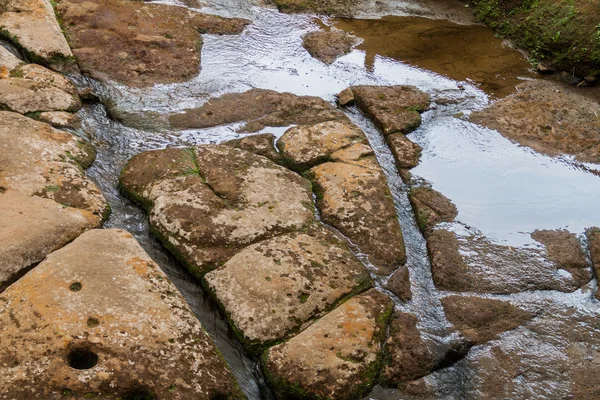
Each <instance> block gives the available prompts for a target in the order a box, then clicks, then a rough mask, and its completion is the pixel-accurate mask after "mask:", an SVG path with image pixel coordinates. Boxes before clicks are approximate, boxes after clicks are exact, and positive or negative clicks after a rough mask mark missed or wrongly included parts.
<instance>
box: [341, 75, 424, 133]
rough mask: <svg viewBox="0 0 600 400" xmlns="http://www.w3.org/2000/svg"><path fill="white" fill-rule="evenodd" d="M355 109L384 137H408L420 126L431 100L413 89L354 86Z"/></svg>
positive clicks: (411, 87)
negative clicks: (407, 134)
mask: <svg viewBox="0 0 600 400" xmlns="http://www.w3.org/2000/svg"><path fill="white" fill-rule="evenodd" d="M351 89H352V93H353V94H354V98H355V101H356V105H357V106H358V108H360V109H361V110H362V111H363V112H364V113H365V114H366V115H367V116H368V117H369V118H370V119H372V120H373V122H374V123H375V125H377V127H378V128H379V129H381V131H382V132H383V134H384V135H389V134H392V133H396V132H399V133H405V134H406V133H409V132H411V131H412V130H414V129H416V128H417V127H418V126H419V125H421V114H420V113H422V112H423V111H426V110H428V109H429V104H430V103H431V98H430V97H429V95H428V94H427V93H424V92H422V91H420V90H419V89H417V88H416V87H414V86H352V87H351Z"/></svg>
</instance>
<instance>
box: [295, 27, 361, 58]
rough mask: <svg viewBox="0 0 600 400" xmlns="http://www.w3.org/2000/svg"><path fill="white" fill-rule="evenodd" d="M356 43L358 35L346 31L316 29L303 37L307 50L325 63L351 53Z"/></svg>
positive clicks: (303, 43)
mask: <svg viewBox="0 0 600 400" xmlns="http://www.w3.org/2000/svg"><path fill="white" fill-rule="evenodd" d="M356 44H357V39H356V37H354V36H352V35H350V34H348V33H346V32H344V31H335V30H334V31H316V32H309V33H307V34H306V35H304V36H303V37H302V45H303V46H304V48H305V49H306V51H308V53H309V54H310V55H311V56H313V57H314V58H316V59H318V60H320V61H322V62H324V63H325V64H331V63H333V62H334V61H335V60H336V59H337V58H339V57H341V56H343V55H345V54H348V53H350V52H351V51H352V48H354V46H355V45H356Z"/></svg>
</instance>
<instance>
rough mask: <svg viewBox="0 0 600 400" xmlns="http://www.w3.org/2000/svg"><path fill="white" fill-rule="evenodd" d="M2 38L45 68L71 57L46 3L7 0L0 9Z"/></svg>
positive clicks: (33, 0)
mask: <svg viewBox="0 0 600 400" xmlns="http://www.w3.org/2000/svg"><path fill="white" fill-rule="evenodd" d="M0 12H1V14H0V29H1V30H2V31H4V34H3V36H7V39H9V40H12V41H13V43H14V44H15V45H17V46H19V47H20V48H22V49H23V50H24V51H25V52H26V53H27V55H28V56H29V58H32V59H34V60H36V62H37V61H41V62H43V63H44V64H60V63H61V62H65V61H67V62H68V61H70V59H71V58H72V57H73V54H72V53H71V49H70V48H69V45H68V44H67V41H66V40H65V37H64V36H63V33H62V30H61V29H60V26H59V25H58V22H57V21H56V16H55V15H54V9H53V8H52V5H51V4H50V2H49V1H46V0H8V1H6V2H4V3H3V4H2V6H0Z"/></svg>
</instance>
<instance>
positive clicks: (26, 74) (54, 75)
mask: <svg viewBox="0 0 600 400" xmlns="http://www.w3.org/2000/svg"><path fill="white" fill-rule="evenodd" d="M13 75H15V76H18V77H21V78H25V79H27V80H30V81H34V82H38V83H43V84H45V85H46V86H54V87H56V88H58V89H60V90H62V91H63V92H65V93H69V94H73V95H74V94H77V89H75V86H74V85H73V83H71V81H70V80H68V79H67V78H65V76H64V75H62V74H59V73H58V72H54V71H52V70H51V69H48V68H46V67H43V66H41V65H38V64H25V65H22V66H20V67H19V68H17V69H16V70H15V71H13Z"/></svg>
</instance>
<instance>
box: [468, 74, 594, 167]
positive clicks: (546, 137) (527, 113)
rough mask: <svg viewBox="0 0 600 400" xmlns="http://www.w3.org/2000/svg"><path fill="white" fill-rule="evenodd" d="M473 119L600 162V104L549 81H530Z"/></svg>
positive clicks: (555, 151) (548, 149)
mask: <svg viewBox="0 0 600 400" xmlns="http://www.w3.org/2000/svg"><path fill="white" fill-rule="evenodd" d="M517 89H518V90H519V92H518V93H516V94H514V95H511V96H508V97H506V98H504V99H502V100H499V101H497V102H495V103H494V104H492V105H491V106H489V107H488V108H486V109H484V110H483V111H480V112H474V113H472V114H471V116H470V120H471V121H472V122H475V123H477V124H480V125H483V126H486V127H488V128H490V129H495V130H497V131H498V132H500V133H501V134H502V135H503V136H505V137H507V138H509V139H511V140H514V141H516V142H517V143H520V144H522V145H524V146H529V147H531V148H532V149H534V150H536V151H539V152H542V153H546V154H549V155H551V156H556V155H560V154H570V155H573V156H575V158H576V159H577V160H579V161H583V162H595V163H597V162H600V119H598V115H600V105H599V104H598V103H597V102H595V101H592V100H590V99H587V98H586V97H584V96H581V95H579V94H576V93H573V92H572V91H570V90H569V89H567V88H565V87H564V86H562V85H560V84H558V83H554V82H549V81H533V82H526V83H523V84H521V85H519V86H518V87H517Z"/></svg>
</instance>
